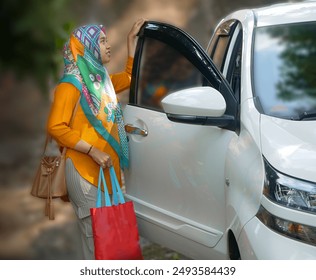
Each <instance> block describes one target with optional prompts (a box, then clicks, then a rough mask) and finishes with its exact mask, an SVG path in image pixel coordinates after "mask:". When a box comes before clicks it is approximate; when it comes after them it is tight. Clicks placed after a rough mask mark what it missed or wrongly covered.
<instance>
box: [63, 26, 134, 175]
mask: <svg viewBox="0 0 316 280" xmlns="http://www.w3.org/2000/svg"><path fill="white" fill-rule="evenodd" d="M101 31H103V32H104V33H105V29H104V27H103V26H102V25H85V26H82V27H79V28H78V29H76V30H75V31H74V32H73V34H72V36H71V38H70V40H69V41H68V42H67V43H66V44H65V46H64V63H65V68H64V76H63V78H62V79H61V81H60V82H70V83H72V84H73V85H74V86H76V87H77V88H78V89H79V91H80V92H81V99H80V105H81V107H82V109H83V111H84V113H85V115H86V117H87V119H88V120H89V122H90V123H91V124H92V126H93V127H94V128H95V129H96V131H97V132H98V133H99V134H100V135H102V137H103V138H104V139H105V140H106V141H107V142H108V143H109V144H110V145H111V146H112V148H113V149H114V150H115V151H116V153H117V154H118V156H119V158H120V165H121V168H123V169H124V168H126V167H128V164H129V159H128V143H127V137H126V133H125V129H124V122H123V117H122V110H121V106H120V104H119V103H118V101H117V98H116V93H115V90H114V88H113V85H112V82H111V79H110V76H109V74H108V72H107V70H106V68H105V67H104V66H103V64H102V60H101V54H100V45H99V38H100V34H101Z"/></svg>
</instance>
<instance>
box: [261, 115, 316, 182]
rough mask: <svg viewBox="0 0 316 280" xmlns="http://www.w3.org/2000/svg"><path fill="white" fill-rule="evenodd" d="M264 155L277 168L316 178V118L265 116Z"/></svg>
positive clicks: (291, 174) (303, 177) (263, 124)
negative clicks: (293, 119)
mask: <svg viewBox="0 0 316 280" xmlns="http://www.w3.org/2000/svg"><path fill="white" fill-rule="evenodd" d="M260 130H261V131H260V132H261V147H262V153H263V156H264V157H265V158H266V159H267V160H268V162H269V163H270V164H271V165H272V166H273V167H274V168H275V169H277V170H279V171H281V172H283V173H285V174H288V175H290V176H294V177H297V178H301V179H305V180H308V181H312V182H316V122H315V121H291V120H284V119H279V118H273V117H269V116H265V115H262V116H261V125H260Z"/></svg>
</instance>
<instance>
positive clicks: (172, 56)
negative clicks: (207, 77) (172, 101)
mask: <svg viewBox="0 0 316 280" xmlns="http://www.w3.org/2000/svg"><path fill="white" fill-rule="evenodd" d="M202 83H203V79H202V75H201V74H200V72H199V71H198V70H197V69H196V68H195V66H194V65H193V64H192V63H191V62H190V61H188V60H187V59H186V58H185V57H184V56H183V55H182V54H181V53H180V52H178V51H177V50H176V49H174V48H172V47H171V46H169V45H167V44H165V43H163V42H161V41H158V40H155V39H152V38H146V39H145V41H144V46H143V53H142V60H141V65H140V72H139V83H138V89H137V104H138V105H139V106H142V107H146V108H149V109H154V110H159V111H162V110H163V109H162V106H161V100H162V99H163V98H164V97H165V96H166V95H168V94H170V93H172V92H175V91H177V90H181V89H185V88H190V87H195V86H201V85H202Z"/></svg>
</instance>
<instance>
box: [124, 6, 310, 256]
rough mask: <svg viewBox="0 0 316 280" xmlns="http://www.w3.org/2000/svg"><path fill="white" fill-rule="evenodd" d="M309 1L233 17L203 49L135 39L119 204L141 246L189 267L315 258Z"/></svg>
mask: <svg viewBox="0 0 316 280" xmlns="http://www.w3.org/2000/svg"><path fill="white" fill-rule="evenodd" d="M315 69H316V2H301V3H296V4H289V3H288V4H279V5H273V6H270V7H265V8H258V9H248V10H240V11H237V12H234V13H232V14H231V15H229V16H227V17H226V18H225V19H223V20H222V21H221V22H220V23H219V24H218V26H217V27H216V29H215V32H214V34H213V36H212V38H211V40H210V43H209V46H208V48H207V50H206V51H205V50H203V48H202V47H201V46H200V45H199V44H198V43H197V42H196V41H195V40H194V39H193V38H192V37H191V36H189V35H188V34H186V33H185V32H183V31H182V30H180V29H178V28H176V27H174V26H171V25H168V24H164V23H159V22H151V21H149V22H147V23H146V24H145V25H144V26H143V28H142V29H141V31H140V34H139V41H138V46H137V50H136V53H135V63H134V70H133V77H132V84H131V88H130V100H129V103H128V105H126V107H125V109H124V117H125V123H126V131H127V132H128V137H129V145H130V160H131V166H130V168H129V170H128V171H126V172H125V181H126V197H127V199H129V200H131V201H133V202H134V207H135V211H136V214H137V219H138V225H139V231H140V234H141V235H142V236H144V237H145V238H147V239H149V240H151V241H153V242H156V243H159V244H162V245H164V246H166V247H169V248H171V249H173V250H176V251H178V252H180V253H182V254H184V255H186V256H188V257H189V258H193V259H316V122H315V120H316V70H315Z"/></svg>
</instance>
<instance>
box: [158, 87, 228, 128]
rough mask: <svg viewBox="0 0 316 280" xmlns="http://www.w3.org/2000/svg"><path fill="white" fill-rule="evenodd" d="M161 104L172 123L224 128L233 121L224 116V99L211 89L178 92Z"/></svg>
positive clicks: (200, 88) (197, 88)
mask: <svg viewBox="0 0 316 280" xmlns="http://www.w3.org/2000/svg"><path fill="white" fill-rule="evenodd" d="M161 103H162V107H163V109H164V111H165V113H166V114H167V117H168V119H169V120H171V121H174V122H180V123H187V124H199V125H211V126H219V127H225V126H228V125H229V124H230V123H231V122H232V121H234V117H233V116H227V115H224V113H225V111H226V102H225V99H224V97H223V96H222V94H221V93H220V92H219V91H217V90H216V89H214V88H212V87H195V88H188V89H184V90H180V91H177V92H174V93H171V94H169V95H167V96H166V97H165V98H164V99H163V100H162V101H161Z"/></svg>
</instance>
